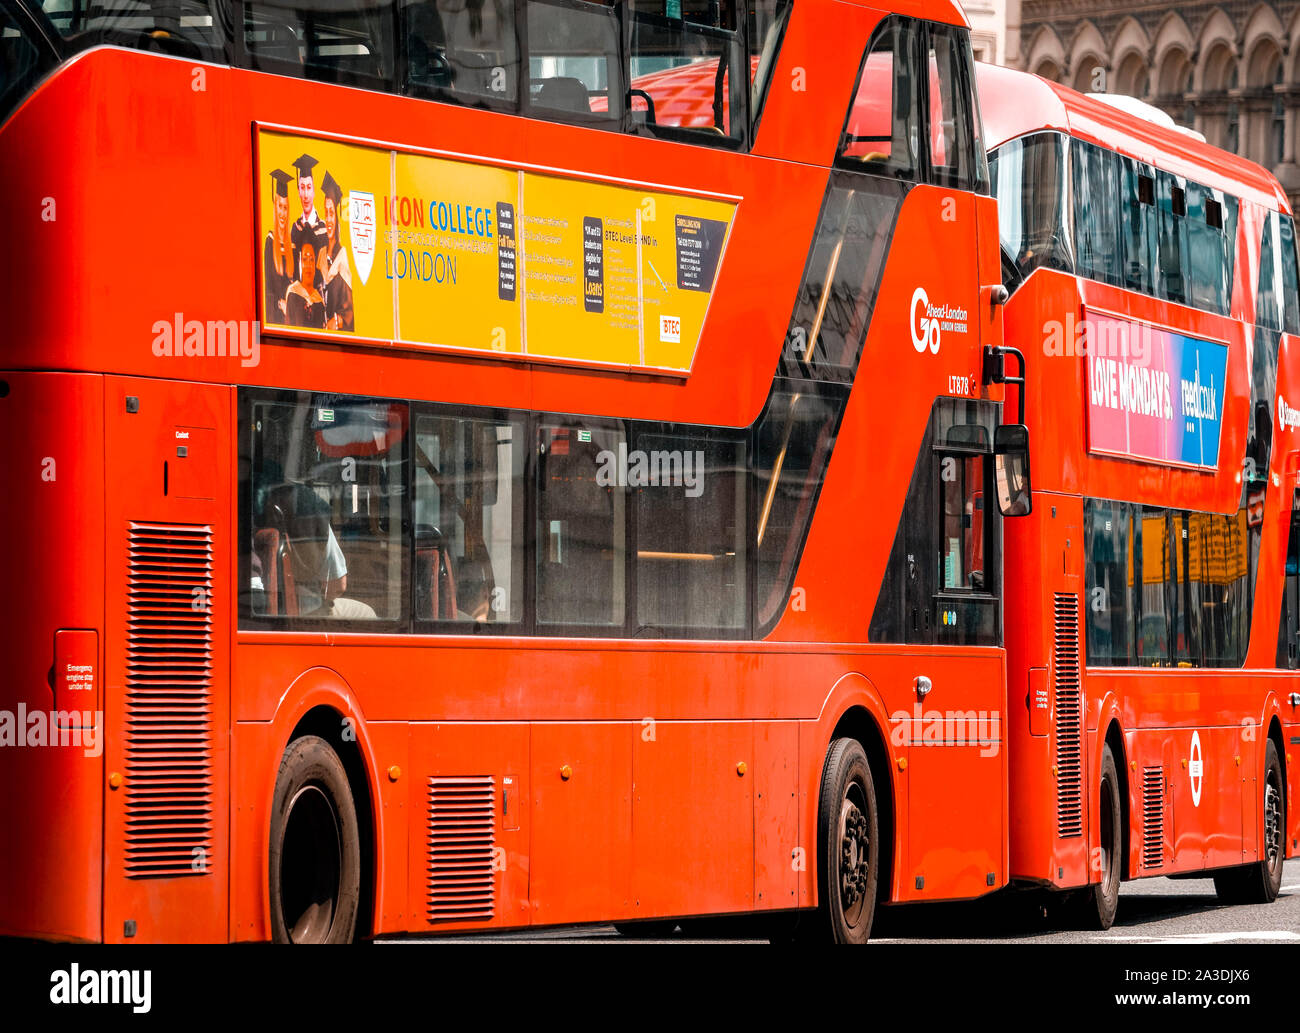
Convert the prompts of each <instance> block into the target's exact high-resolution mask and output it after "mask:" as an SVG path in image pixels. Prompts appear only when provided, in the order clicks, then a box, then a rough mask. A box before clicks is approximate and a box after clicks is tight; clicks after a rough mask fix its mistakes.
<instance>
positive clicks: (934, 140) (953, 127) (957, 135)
mask: <svg viewBox="0 0 1300 1033" xmlns="http://www.w3.org/2000/svg"><path fill="white" fill-rule="evenodd" d="M926 35H927V40H928V44H927V62H926V63H927V66H928V67H929V71H930V76H929V91H930V107H929V111H928V112H927V116H928V118H929V126H930V134H929V135H930V169H931V173H932V175H933V177H934V181H935V182H936V183H938V184H939V185H941V186H947V187H952V188H953V189H956V190H979V191H983V190H985V189H986V188H987V186H988V166H987V159H986V158H985V155H984V148H983V146H982V144H981V143H980V140H979V132H978V128H977V121H978V115H977V113H976V107H975V92H974V89H973V83H974V78H975V77H974V74H973V67H974V66H973V59H972V57H971V50H970V34H969V33H968V32H967V31H966V30H965V29H958V28H956V27H954V26H950V25H930V26H929V27H928V29H927V34H926Z"/></svg>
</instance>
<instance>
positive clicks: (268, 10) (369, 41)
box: [244, 0, 396, 89]
mask: <svg viewBox="0 0 1300 1033" xmlns="http://www.w3.org/2000/svg"><path fill="white" fill-rule="evenodd" d="M394 40H395V31H394V8H393V0H362V2H356V0H354V2H352V3H350V4H349V5H348V6H347V7H346V8H341V7H340V6H339V5H338V4H336V3H331V2H330V0H291V2H290V3H287V4H284V5H281V4H278V3H264V2H262V3H255V2H250V3H245V4H244V47H245V49H246V51H247V54H248V58H249V61H250V63H251V64H252V66H253V67H254V68H264V69H266V70H267V71H273V72H279V73H280V74H283V75H303V76H306V77H307V78H309V79H321V80H324V81H327V82H343V83H356V84H357V85H361V86H369V87H372V88H374V89H386V88H389V87H390V85H391V83H392V81H393V76H394V71H395V67H396V62H395V55H394V52H393V43H394Z"/></svg>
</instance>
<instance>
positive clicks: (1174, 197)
mask: <svg viewBox="0 0 1300 1033" xmlns="http://www.w3.org/2000/svg"><path fill="white" fill-rule="evenodd" d="M1067 145H1068V147H1069V148H1070V161H1069V172H1070V181H1069V184H1068V189H1069V191H1070V193H1069V195H1068V196H1069V197H1070V202H1071V203H1070V204H1068V205H1067V204H1066V197H1067V194H1066V193H1065V191H1066V189H1067V184H1066V182H1065V179H1064V172H1065V168H1066V163H1065V161H1064V148H1065V147H1066V146H1067ZM989 168H990V169H991V170H992V174H993V176H994V195H995V196H996V197H997V199H998V224H999V228H1000V236H1001V238H1002V248H1003V273H1004V280H1005V281H1006V284H1007V286H1008V287H1009V288H1010V289H1013V290H1014V289H1015V287H1016V286H1017V285H1018V284H1019V283H1020V282H1021V281H1022V280H1023V279H1024V278H1025V277H1026V276H1028V275H1029V273H1030V272H1032V271H1033V270H1034V269H1036V268H1038V267H1039V266H1047V267H1048V268H1054V269H1062V270H1066V271H1068V270H1070V269H1071V265H1072V264H1073V269H1074V271H1075V272H1077V274H1078V275H1079V276H1084V277H1087V278H1088V279H1091V280H1097V281H1098V282H1100V283H1107V284H1111V285H1112V286H1116V287H1125V288H1127V289H1129V290H1133V291H1138V292H1140V293H1143V294H1146V295H1148V296H1150V297H1155V298H1160V299H1162V300H1165V301H1174V302H1177V303H1179V304H1182V305H1191V306H1194V307H1196V308H1200V309H1204V310H1206V311H1208V312H1216V313H1218V314H1220V315H1227V314H1228V312H1229V311H1230V309H1231V305H1232V284H1233V258H1234V252H1235V242H1236V239H1237V209H1238V201H1237V198H1235V197H1232V196H1231V195H1229V194H1225V193H1224V192H1223V191H1221V190H1216V189H1213V188H1210V187H1205V186H1202V185H1201V184H1199V183H1195V182H1190V181H1188V180H1186V179H1184V178H1182V177H1179V176H1173V175H1171V174H1169V173H1167V172H1162V171H1160V170H1158V169H1155V168H1153V167H1151V166H1150V165H1147V164H1145V163H1143V162H1139V161H1135V160H1134V159H1132V158H1129V157H1127V156H1125V155H1121V154H1117V153H1115V152H1114V151H1111V150H1108V149H1106V148H1104V147H1098V146H1096V145H1095V144H1091V143H1087V142H1085V141H1082V140H1072V139H1069V138H1067V137H1064V136H1062V135H1060V134H1057V133H1037V134H1034V135H1031V136H1027V137H1022V138H1021V139H1019V140H1012V141H1010V142H1008V143H1005V144H1003V145H1002V146H1001V147H999V148H998V149H997V151H996V152H995V153H994V154H993V155H992V156H991V157H990V159H989ZM1067 213H1068V216H1069V217H1068V218H1067ZM1293 247H1294V245H1293ZM1297 322H1300V310H1298V311H1297Z"/></svg>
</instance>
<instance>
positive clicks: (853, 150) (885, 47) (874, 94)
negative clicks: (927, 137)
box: [835, 17, 921, 180]
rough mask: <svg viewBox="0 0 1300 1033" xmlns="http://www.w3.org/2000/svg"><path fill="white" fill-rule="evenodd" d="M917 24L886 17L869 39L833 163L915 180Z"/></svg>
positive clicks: (917, 93)
mask: <svg viewBox="0 0 1300 1033" xmlns="http://www.w3.org/2000/svg"><path fill="white" fill-rule="evenodd" d="M917 46H918V43H917V29H916V23H915V22H913V21H909V20H907V19H904V18H897V17H895V18H887V19H886V20H885V21H884V22H882V23H881V25H880V26H879V27H878V28H877V29H876V31H875V33H874V34H873V35H872V38H871V41H870V42H869V43H868V44H867V50H866V53H865V54H864V55H863V58H862V67H861V68H860V69H859V70H858V81H857V84H856V85H855V86H854V88H853V98H852V100H851V102H850V105H849V111H848V114H847V116H846V117H845V120H844V131H843V133H842V134H841V135H840V146H839V150H838V152H837V154H836V158H835V164H836V165H837V166H839V167H840V168H842V169H848V170H851V171H853V172H871V173H875V174H876V175H884V176H892V177H895V178H898V179H908V180H911V179H915V178H916V170H917V165H918V163H919V161H920V154H919V153H918V149H919V134H920V122H921V120H920V113H919V109H920V105H919V96H920V83H919V82H918V77H917V75H916V64H917Z"/></svg>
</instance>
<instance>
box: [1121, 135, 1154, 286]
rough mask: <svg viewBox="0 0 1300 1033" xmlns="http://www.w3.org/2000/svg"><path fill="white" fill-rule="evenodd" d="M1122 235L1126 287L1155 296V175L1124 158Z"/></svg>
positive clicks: (1122, 169)
mask: <svg viewBox="0 0 1300 1033" xmlns="http://www.w3.org/2000/svg"><path fill="white" fill-rule="evenodd" d="M1119 161H1120V177H1121V191H1122V194H1121V198H1122V200H1121V204H1120V233H1121V236H1122V240H1123V254H1124V286H1126V287H1127V288H1128V289H1129V290H1133V291H1140V292H1141V293H1143V294H1148V295H1153V296H1154V295H1155V293H1156V262H1157V259H1156V249H1157V240H1158V237H1159V219H1158V218H1157V215H1156V179H1155V176H1156V173H1155V169H1153V168H1152V167H1151V166H1150V165H1144V164H1143V163H1141V162H1137V161H1134V160H1133V159H1132V158H1125V157H1121V158H1120V159H1119Z"/></svg>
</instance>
